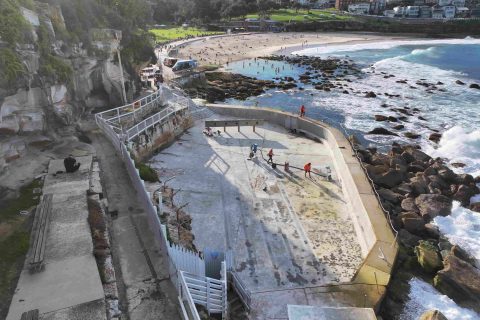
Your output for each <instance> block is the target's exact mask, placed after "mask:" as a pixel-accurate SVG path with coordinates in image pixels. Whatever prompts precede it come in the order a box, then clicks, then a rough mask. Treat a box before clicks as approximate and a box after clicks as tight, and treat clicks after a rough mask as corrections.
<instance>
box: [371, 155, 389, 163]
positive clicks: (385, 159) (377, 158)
mask: <svg viewBox="0 0 480 320" xmlns="http://www.w3.org/2000/svg"><path fill="white" fill-rule="evenodd" d="M371 163H372V164H373V165H384V166H388V165H390V157H389V156H387V155H386V154H383V153H374V154H373V155H372V162H371Z"/></svg>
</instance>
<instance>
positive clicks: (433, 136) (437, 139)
mask: <svg viewBox="0 0 480 320" xmlns="http://www.w3.org/2000/svg"><path fill="white" fill-rule="evenodd" d="M440 139H442V134H441V133H436V132H434V133H432V134H430V136H429V137H428V140H430V141H433V142H436V143H439V142H440Z"/></svg>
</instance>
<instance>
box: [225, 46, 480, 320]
mask: <svg viewBox="0 0 480 320" xmlns="http://www.w3.org/2000/svg"><path fill="white" fill-rule="evenodd" d="M293 54H297V55H308V56H318V57H322V58H326V57H337V58H341V59H349V60H352V61H353V62H354V63H355V64H356V65H357V66H358V67H359V68H361V70H362V73H361V76H360V77H359V78H357V77H353V76H352V77H351V80H352V82H349V83H348V86H349V91H350V94H344V93H342V91H343V89H342V90H340V89H334V90H332V91H331V92H324V91H318V90H316V89H315V88H313V86H312V85H303V84H301V83H298V85H299V87H302V88H303V89H304V90H298V89H293V90H289V91H286V92H284V91H280V90H276V89H273V90H269V91H267V92H266V93H265V94H263V95H261V96H258V97H251V98H249V99H247V100H246V101H237V100H234V99H230V100H228V101H227V103H231V104H242V105H247V106H254V105H256V104H258V105H260V106H268V107H272V108H278V109H281V110H284V111H289V112H294V113H298V111H299V107H300V106H301V105H302V104H304V105H305V106H306V108H307V116H308V117H311V118H314V119H318V120H322V121H325V122H327V123H329V124H330V125H332V126H334V127H337V128H339V129H340V130H342V131H344V132H345V133H346V134H355V135H356V136H357V137H358V138H359V139H360V141H361V142H362V143H363V144H365V145H373V146H376V147H379V148H380V149H382V148H383V149H386V148H387V146H388V145H391V143H392V142H393V141H397V142H400V143H418V144H420V145H421V147H422V149H423V150H424V151H425V152H426V153H428V154H429V155H431V156H432V157H442V158H445V159H448V162H449V163H454V162H460V163H464V164H465V167H463V168H455V167H452V169H453V170H454V171H456V172H457V173H470V174H472V175H473V176H474V177H475V176H478V175H480V90H478V89H474V88H469V85H470V84H472V83H477V84H480V40H478V39H473V38H465V39H451V40H413V41H388V42H376V43H361V44H350V45H333V46H328V45H325V46H318V47H314V48H307V49H303V50H300V51H296V52H293ZM226 69H227V70H229V71H232V72H236V73H240V74H243V75H246V76H252V77H256V78H259V79H266V80H267V79H268V80H272V79H275V78H276V77H285V76H290V77H294V78H295V79H297V80H298V77H299V75H301V74H303V73H304V72H305V71H306V70H305V69H304V68H301V67H297V66H291V65H289V64H287V63H285V62H281V61H280V62H279V61H275V62H272V61H267V60H262V59H256V60H245V61H238V62H234V63H230V64H229V65H228V66H227V67H226ZM387 75H394V77H386V76H387ZM398 80H406V84H405V83H398V82H397V81H398ZM457 80H460V81H462V82H463V83H465V85H460V84H457V83H456V82H457ZM419 81H420V82H428V83H433V84H437V83H438V85H437V87H438V88H441V89H443V90H444V91H443V92H441V91H433V92H428V91H427V90H426V88H424V87H422V86H421V85H417V82H419ZM440 83H442V84H440ZM412 87H414V88H412ZM354 91H356V92H358V93H353V92H354ZM365 91H373V92H375V93H382V95H378V96H377V98H375V99H369V98H365V94H364V93H363V92H365ZM385 93H388V94H395V95H397V94H398V95H400V97H398V98H390V97H388V96H387V95H385ZM382 104H387V105H388V106H389V107H388V108H384V107H382ZM400 107H402V108H403V107H408V108H410V109H413V108H417V109H418V110H419V113H418V114H415V115H414V116H410V117H408V120H407V121H404V122H401V124H403V125H404V126H405V129H403V130H401V131H396V130H394V129H393V126H395V125H397V124H399V122H393V123H389V122H378V121H375V118H374V116H375V115H377V114H378V115H386V116H395V117H398V116H399V115H400V114H399V113H398V112H397V111H395V110H391V108H400ZM376 127H384V128H386V129H388V130H390V131H393V132H396V133H398V134H399V136H398V137H392V136H381V135H369V134H366V133H367V132H368V131H370V130H372V129H374V128H376ZM435 131H438V132H440V133H442V138H441V140H440V142H439V143H438V144H436V143H434V142H432V141H430V140H429V139H428V137H429V136H430V134H431V133H433V132H435ZM405 132H414V133H417V134H420V138H419V139H415V140H412V139H408V138H407V137H405V136H403V134H404V133H405ZM473 201H480V195H477V196H475V197H474V199H472V202H473ZM434 223H436V224H437V225H438V226H439V229H440V231H441V233H442V234H443V235H444V236H446V237H447V238H448V239H449V240H450V241H451V242H452V243H454V244H458V245H460V246H461V247H462V248H464V249H465V250H467V251H468V252H469V253H470V254H471V255H473V256H474V257H475V258H476V259H477V262H478V261H480V242H479V240H478V239H479V237H480V214H479V213H477V212H473V211H471V210H468V209H466V208H462V207H461V206H460V205H459V203H454V207H453V210H452V214H451V215H449V216H448V217H439V218H436V219H435V221H434ZM479 264H480V263H479ZM432 308H436V309H439V310H440V311H442V312H443V313H444V314H445V315H446V316H447V318H448V319H450V320H455V319H458V320H463V319H480V315H478V314H477V313H475V312H473V311H471V310H467V309H464V308H461V307H459V306H458V305H456V304H455V302H454V301H452V300H451V299H449V298H448V297H447V296H445V295H442V294H441V293H440V292H438V291H437V290H436V289H435V288H434V287H432V286H431V285H430V284H428V283H426V282H424V281H422V280H420V279H415V278H414V279H412V280H411V281H410V295H409V301H408V302H407V303H406V305H405V308H404V310H403V312H402V314H401V315H400V316H399V317H400V319H402V320H409V319H417V318H418V317H419V316H420V315H421V314H422V313H423V312H424V311H426V310H428V309H432Z"/></svg>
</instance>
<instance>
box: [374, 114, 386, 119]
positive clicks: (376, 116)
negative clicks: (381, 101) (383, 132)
mask: <svg viewBox="0 0 480 320" xmlns="http://www.w3.org/2000/svg"><path fill="white" fill-rule="evenodd" d="M387 120H388V117H387V116H383V115H381V114H376V115H375V121H387Z"/></svg>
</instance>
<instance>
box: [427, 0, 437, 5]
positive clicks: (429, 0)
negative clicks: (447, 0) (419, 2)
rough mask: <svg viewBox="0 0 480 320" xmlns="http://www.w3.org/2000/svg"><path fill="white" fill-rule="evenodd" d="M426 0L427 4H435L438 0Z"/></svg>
mask: <svg viewBox="0 0 480 320" xmlns="http://www.w3.org/2000/svg"><path fill="white" fill-rule="evenodd" d="M424 1H425V5H430V6H434V5H436V4H437V0H424Z"/></svg>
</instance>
